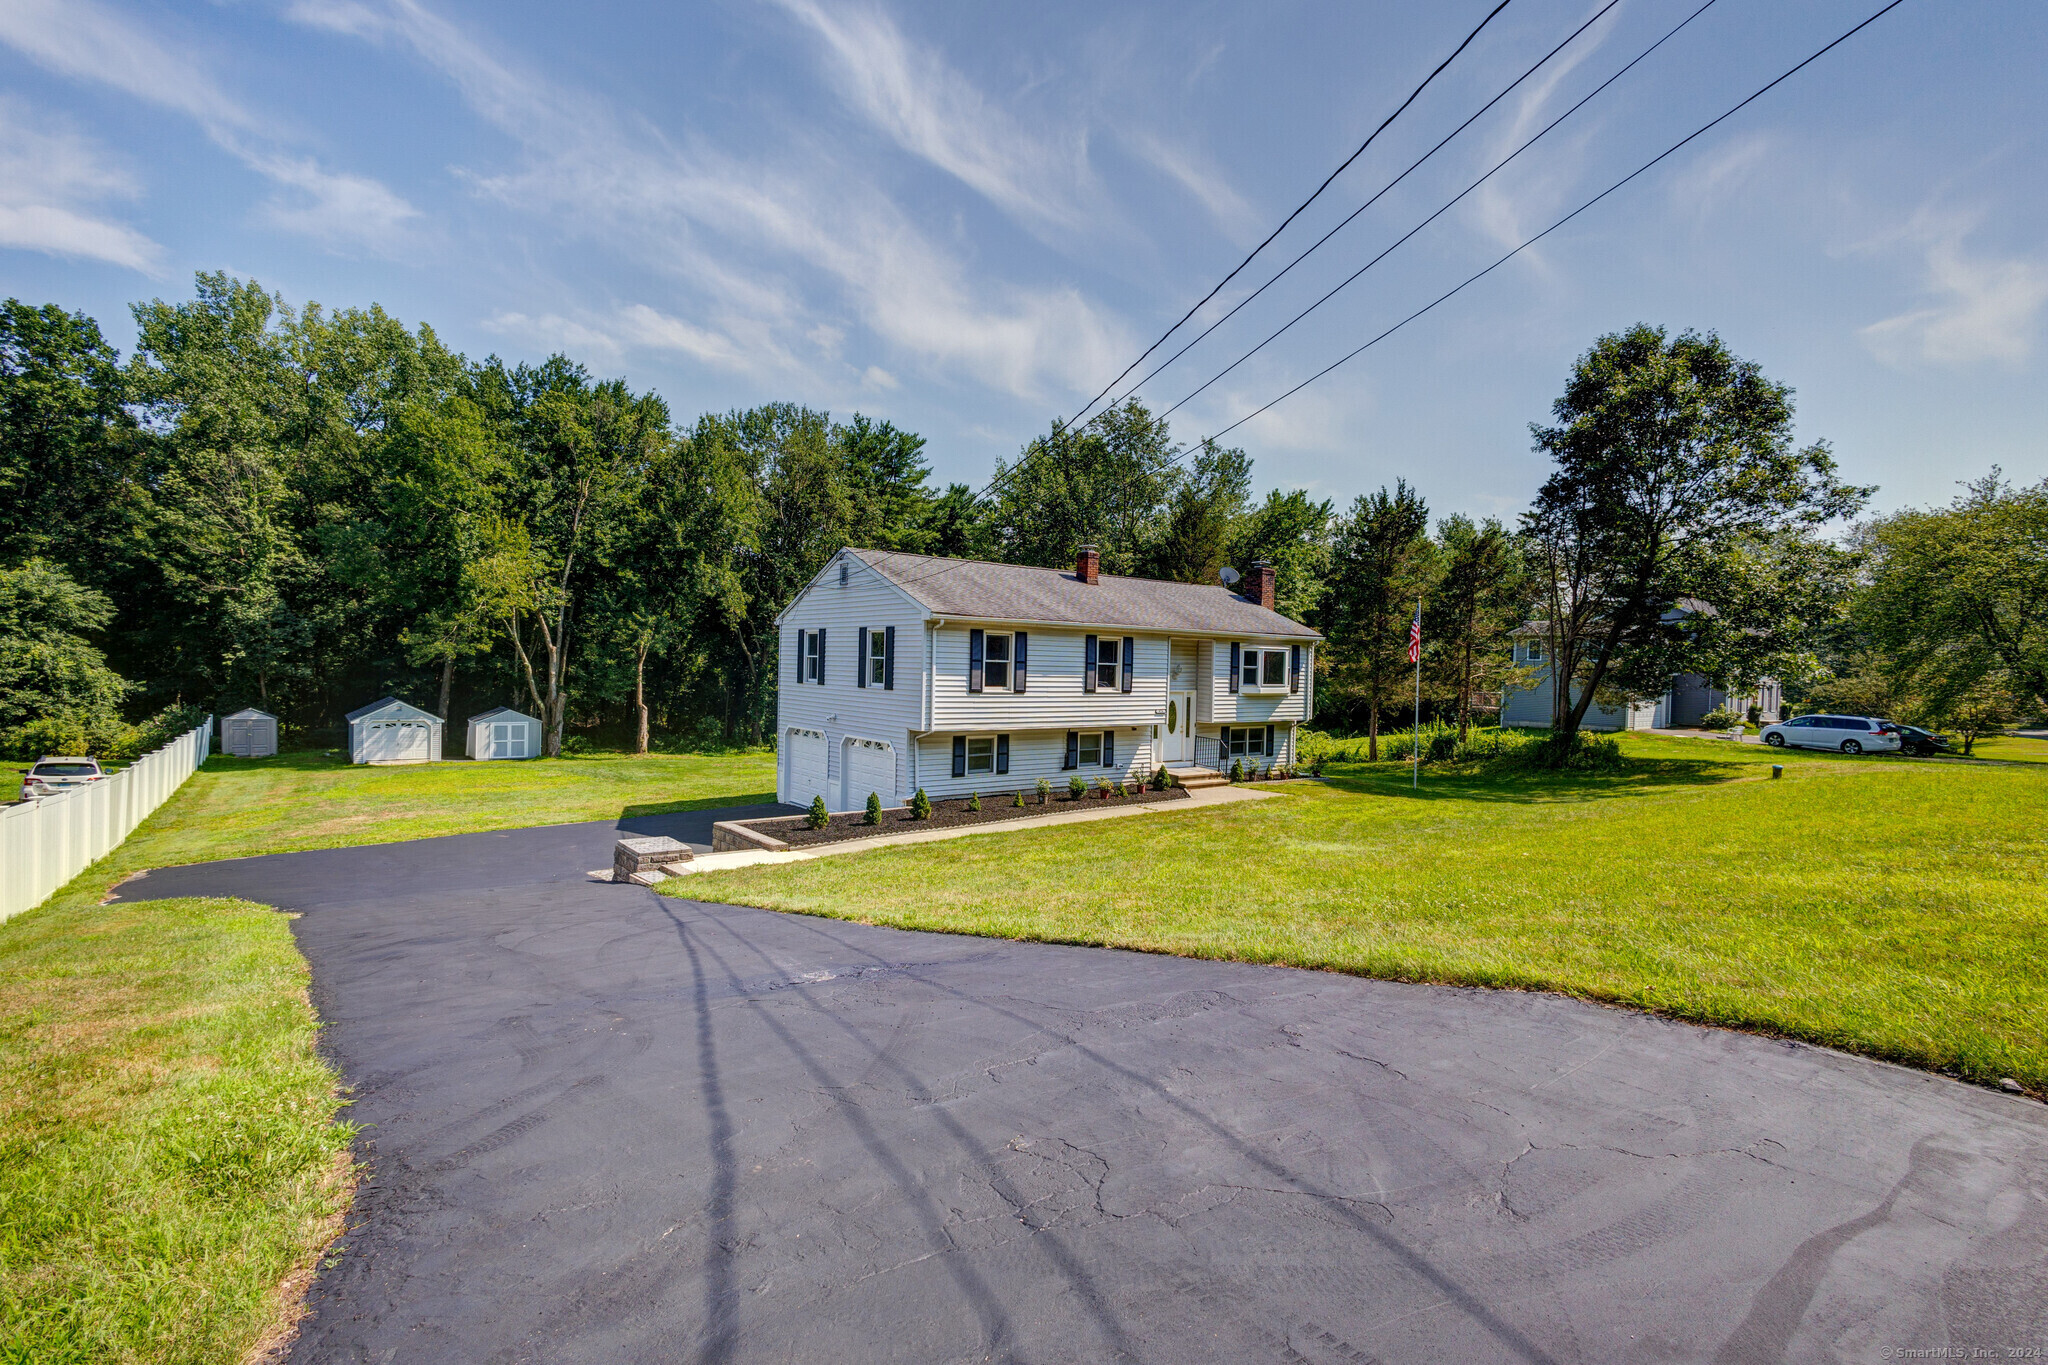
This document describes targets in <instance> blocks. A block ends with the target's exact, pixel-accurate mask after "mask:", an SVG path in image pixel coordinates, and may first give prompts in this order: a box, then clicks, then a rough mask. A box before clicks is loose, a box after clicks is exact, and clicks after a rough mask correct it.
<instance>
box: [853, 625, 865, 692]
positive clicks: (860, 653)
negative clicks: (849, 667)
mask: <svg viewBox="0 0 2048 1365" xmlns="http://www.w3.org/2000/svg"><path fill="white" fill-rule="evenodd" d="M853 654H854V659H853V685H854V686H855V687H866V686H867V685H868V628H867V627H866V626H862V627H861V628H860V643H859V644H857V645H855V646H854V647H853Z"/></svg>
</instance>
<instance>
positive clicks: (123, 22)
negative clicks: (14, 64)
mask: <svg viewBox="0 0 2048 1365" xmlns="http://www.w3.org/2000/svg"><path fill="white" fill-rule="evenodd" d="M0 42H4V43H6V44H7V45H8V46H10V47H12V48H14V49H15V50H16V51H18V52H20V53H21V54H22V55H24V56H26V57H28V58H30V59H31V60H33V61H35V62H37V63H38V64H40V65H42V66H44V67H46V68H47V69H49V70H51V71H54V72H56V73H58V74H59V75H63V76H67V77H70V78H71V79H73V80H78V81H83V82H88V83H92V84H98V85H105V86H111V87H112V88H114V89H116V90H119V91H121V92H122V93H124V94H127V95H130V96H133V97H134V98H136V99H139V100H143V101H145V102H147V103H150V104H153V105H156V106H158V107H159V108H164V109H169V110H171V111H172V112H174V113H178V114H182V115H184V116H185V117H187V118H189V119H192V120H193V121H194V122H196V123H197V124H198V125H199V126H200V128H201V129H203V130H204V131H205V133H206V135H207V136H208V137H209V138H211V139H212V140H213V142H214V143H215V145H217V146H219V147H220V148H221V149H222V150H224V151H226V152H228V153H230V154H231V155H233V156H234V157H235V158H236V159H237V160H239V161H241V162H242V164H243V165H245V166H247V167H249V169H251V170H253V171H255V172H256V173H257V174H259V175H262V176H264V177H265V178H266V179H268V180H270V181H271V182H272V183H273V184H274V185H276V186H277V187H278V193H277V194H276V195H275V196H273V197H272V199H271V200H270V201H269V203H267V204H266V205H265V206H264V210H263V214H264V217H265V218H266V219H267V220H268V221H270V222H272V223H274V224H276V225H277V226H279V227H283V228H286V229H289V230H291V231H295V232H302V233H305V234H307V235H310V236H313V237H315V238H318V239H320V240H322V241H325V242H327V243H328V244H330V245H333V246H337V247H361V248H367V249H370V250H373V251H382V250H387V249H390V248H392V247H394V246H395V245H397V244H398V241H399V237H400V234H401V233H402V232H403V231H404V230H405V229H406V227H407V226H408V224H409V222H410V220H412V219H414V218H417V217H418V216H419V215H418V212H417V211H416V210H415V209H413V208H412V206H411V205H409V204H407V203H406V202H405V200H403V199H402V198H400V197H399V196H398V195H396V194H394V193H393V192H392V191H391V190H389V189H387V188H386V187H384V186H383V185H381V184H379V183H377V182H376V181H374V180H370V179H368V178H366V177H363V176H358V175H350V174H347V173H337V172H334V171H330V170H328V169H326V168H324V167H322V166H321V165H320V164H319V163H318V162H317V161H315V160H314V159H313V158H311V157H307V156H304V155H300V154H296V153H294V152H292V151H291V150H289V149H288V148H286V147H283V146H281V145H280V144H279V142H278V139H277V138H276V137H275V136H274V135H273V134H271V133H270V132H269V131H268V128H267V125H266V123H265V121H264V120H263V119H262V118H260V117H258V116H257V115H256V114H255V113H253V112H252V111H250V110H249V109H247V108H245V107H244V106H243V105H242V104H241V103H240V102H239V101H237V100H236V99H234V98H233V97H232V96H231V95H229V94H228V93H227V92H226V91H225V90H223V89H222V88H221V86H220V85H219V83H218V82H217V81H215V80H214V78H213V76H212V75H211V74H210V73H209V72H208V71H207V70H206V68H205V65H204V64H203V63H202V62H201V61H199V59H198V58H196V57H195V56H193V55H192V54H190V53H187V52H184V51H181V50H179V49H178V48H177V47H175V46H174V45H172V44H170V43H167V42H164V41H162V40H160V39H159V38H158V37H156V36H155V35H153V34H151V33H149V32H148V31H147V30H145V29H144V28H143V27H141V26H140V25H139V24H137V23H135V22H133V21H131V20H128V19H126V18H124V17H122V16H119V15H116V14H114V13H113V12H111V11H109V10H107V9H105V8H104V7H102V6H101V5H99V4H97V3H95V2H94V0H8V3H6V4H4V5H0Z"/></svg>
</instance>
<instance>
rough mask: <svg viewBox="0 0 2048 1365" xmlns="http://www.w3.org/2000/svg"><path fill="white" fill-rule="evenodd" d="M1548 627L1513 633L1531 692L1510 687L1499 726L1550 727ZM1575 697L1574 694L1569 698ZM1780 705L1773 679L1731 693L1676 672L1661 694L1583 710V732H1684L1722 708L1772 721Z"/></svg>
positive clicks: (1538, 624)
mask: <svg viewBox="0 0 2048 1365" xmlns="http://www.w3.org/2000/svg"><path fill="white" fill-rule="evenodd" d="M1547 637H1548V628H1547V626H1546V624H1545V623H1544V622H1542V621H1528V622H1525V623H1523V624H1522V625H1521V626H1519V627H1517V628H1516V629H1515V631H1514V632H1513V636H1512V638H1513V641H1514V643H1513V649H1514V660H1515V663H1516V664H1518V665H1520V666H1521V667H1523V668H1534V669H1536V670H1537V674H1536V682H1535V685H1534V686H1532V687H1523V688H1510V689H1508V690H1507V691H1506V692H1504V693H1503V694H1502V697H1501V706H1500V723H1501V724H1502V725H1506V726H1512V727H1521V728H1534V729H1543V728H1547V727H1548V726H1549V725H1550V721H1551V708H1550V701H1551V696H1552V695H1553V688H1554V687H1555V685H1556V684H1555V679H1554V678H1553V677H1552V675H1551V672H1550V661H1549V659H1548V658H1547V657H1546V656H1545V651H1546V650H1548V649H1549V647H1550V646H1549V643H1548V638H1547ZM1579 695H1580V694H1579V693H1578V692H1577V691H1576V690H1574V691H1573V693H1572V699H1573V700H1574V701H1576V700H1577V699H1578V697H1579ZM1783 701H1784V692H1783V689H1782V688H1781V687H1780V686H1779V684H1778V682H1777V680H1776V679H1775V678H1766V679H1764V680H1763V681H1762V682H1761V683H1759V684H1758V685H1757V686H1756V687H1755V688H1754V689H1753V690H1751V691H1750V692H1748V693H1734V692H1730V691H1728V690H1727V689H1725V688H1720V687H1716V686H1714V684H1713V682H1712V681H1711V680H1710V679H1708V678H1706V677H1704V676H1703V675H1701V674H1698V673H1680V674H1679V675H1678V676H1676V677H1674V678H1673V679H1672V680H1671V685H1670V686H1669V687H1667V688H1665V689H1664V692H1663V695H1661V696H1658V697H1654V698H1645V699H1643V700H1640V701H1635V702H1631V703H1629V704H1628V705H1626V706H1602V705H1600V704H1599V703H1598V702H1595V703H1594V704H1593V705H1592V706H1590V707H1588V708H1587V709H1586V719H1585V727H1584V728H1586V729H1588V730H1653V729H1654V730H1665V729H1671V730H1684V729H1691V728H1693V727H1696V726H1697V725H1698V724H1699V723H1700V721H1701V719H1702V718H1704V717H1705V716H1706V714H1707V713H1708V712H1709V711H1712V710H1714V709H1716V708H1717V707H1724V706H1725V707H1726V708H1727V709H1728V710H1730V711H1732V712H1734V713H1735V714H1736V715H1738V716H1740V715H1744V714H1746V713H1747V711H1748V709H1749V708H1750V707H1751V706H1755V707H1757V708H1758V709H1759V711H1760V712H1761V714H1762V715H1763V717H1764V719H1765V723H1767V724H1768V723H1769V722H1770V721H1774V720H1776V719H1777V718H1778V708H1779V706H1780V705H1781V704H1782V703H1783Z"/></svg>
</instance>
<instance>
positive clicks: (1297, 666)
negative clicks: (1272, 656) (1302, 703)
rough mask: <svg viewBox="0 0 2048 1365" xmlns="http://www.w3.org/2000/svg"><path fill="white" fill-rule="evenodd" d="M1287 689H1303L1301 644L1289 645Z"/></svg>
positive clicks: (1294, 690) (1290, 690)
mask: <svg viewBox="0 0 2048 1365" xmlns="http://www.w3.org/2000/svg"><path fill="white" fill-rule="evenodd" d="M1287 690H1288V691H1289V692H1299V691H1301V646H1300V645H1289V646H1288V647H1287Z"/></svg>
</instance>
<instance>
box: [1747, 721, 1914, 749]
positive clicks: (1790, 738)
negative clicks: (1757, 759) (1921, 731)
mask: <svg viewBox="0 0 2048 1365" xmlns="http://www.w3.org/2000/svg"><path fill="white" fill-rule="evenodd" d="M1764 743H1766V744H1771V745H1775V746H1777V747H1778V748H1781V749H1782V748H1783V747H1785V746H1786V745H1788V744H1789V745H1791V746H1792V747H1793V748H1795V749H1834V750H1836V751H1837V752H1840V753H1845V754H1895V753H1897V752H1898V751H1899V727H1898V726H1896V725H1894V724H1892V723H1891V722H1890V721H1888V720H1874V719H1872V718H1871V717H1869V716H1796V717H1794V718H1793V719H1791V720H1786V721H1780V722H1778V724H1776V725H1766V726H1765V727H1764Z"/></svg>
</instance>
